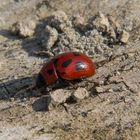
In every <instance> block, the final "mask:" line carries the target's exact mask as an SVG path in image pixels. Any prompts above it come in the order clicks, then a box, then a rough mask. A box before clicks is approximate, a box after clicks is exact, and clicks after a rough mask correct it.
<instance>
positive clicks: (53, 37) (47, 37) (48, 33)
mask: <svg viewBox="0 0 140 140" xmlns="http://www.w3.org/2000/svg"><path fill="white" fill-rule="evenodd" d="M41 37H42V40H41V42H42V46H44V47H45V48H46V49H51V48H52V47H53V46H54V44H55V42H56V41H57V39H58V32H57V30H56V29H55V28H52V27H50V26H48V25H47V26H46V28H45V31H44V32H43V33H42V35H41Z"/></svg>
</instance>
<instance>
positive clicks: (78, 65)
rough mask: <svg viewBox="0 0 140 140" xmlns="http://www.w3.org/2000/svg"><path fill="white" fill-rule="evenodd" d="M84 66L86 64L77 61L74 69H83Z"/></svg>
mask: <svg viewBox="0 0 140 140" xmlns="http://www.w3.org/2000/svg"><path fill="white" fill-rule="evenodd" d="M85 68H86V65H85V63H83V62H77V63H76V65H75V69H76V70H83V69H85Z"/></svg>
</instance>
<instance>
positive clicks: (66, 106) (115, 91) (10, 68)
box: [0, 0, 140, 140]
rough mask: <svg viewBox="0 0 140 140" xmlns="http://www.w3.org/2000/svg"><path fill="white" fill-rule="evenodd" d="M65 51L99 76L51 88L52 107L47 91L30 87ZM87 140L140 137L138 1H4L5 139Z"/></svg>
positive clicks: (1, 95)
mask: <svg viewBox="0 0 140 140" xmlns="http://www.w3.org/2000/svg"><path fill="white" fill-rule="evenodd" d="M66 51H80V52H83V53H85V54H87V55H88V56H89V57H91V58H92V59H93V61H94V62H95V64H96V67H97V72H96V75H94V76H93V77H91V78H89V79H86V80H83V81H81V82H80V83H77V86H78V88H74V87H71V86H64V87H59V86H57V87H56V88H55V87H53V88H52V90H51V91H50V92H49V93H50V94H51V95H53V96H52V97H54V98H57V97H56V94H57V93H59V92H60V94H59V95H57V96H58V100H59V101H58V100H57V99H56V101H54V102H53V103H51V104H50V105H49V107H48V98H49V97H48V96H47V93H46V94H43V95H41V94H40V92H39V91H38V90H27V88H28V87H29V86H31V85H33V83H34V81H35V77H36V74H37V73H38V72H39V70H40V68H41V67H42V65H43V63H44V62H46V61H48V60H49V59H50V58H52V57H53V56H54V55H57V54H60V53H62V52H66ZM39 52H40V53H39ZM50 88H51V87H50ZM83 91H84V92H85V93H86V95H87V96H85V95H80V93H81V92H83ZM61 93H62V95H61ZM65 94H67V95H71V94H73V95H74V96H76V94H79V96H80V97H77V99H75V98H72V96H70V97H66V98H68V99H63V100H62V101H61V102H60V100H61V99H62V98H63V97H64V96H65ZM63 95H64V96H63ZM81 98H84V99H81ZM74 99H75V100H74ZM48 108H49V110H48ZM85 139H86V140H139V139H140V1H139V0H123V1H122V0H117V1H116V0H87V1H85V0H71V1H69V0H57V1H55V0H51V1H49V0H30V1H28V0H6V1H5V0H0V140H85Z"/></svg>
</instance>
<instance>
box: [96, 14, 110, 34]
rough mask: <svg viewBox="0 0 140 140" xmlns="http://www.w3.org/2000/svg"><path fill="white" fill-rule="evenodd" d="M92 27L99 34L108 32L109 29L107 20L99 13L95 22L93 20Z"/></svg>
mask: <svg viewBox="0 0 140 140" xmlns="http://www.w3.org/2000/svg"><path fill="white" fill-rule="evenodd" d="M93 25H94V26H95V27H96V29H97V30H99V31H101V32H108V31H109V27H110V24H109V21H108V18H107V17H106V16H105V15H104V14H103V13H101V12H99V14H98V15H97V17H96V18H95V20H93Z"/></svg>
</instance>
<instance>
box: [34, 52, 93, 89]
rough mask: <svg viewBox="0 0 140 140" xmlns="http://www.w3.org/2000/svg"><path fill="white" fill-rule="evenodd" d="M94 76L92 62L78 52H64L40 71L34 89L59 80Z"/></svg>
mask: <svg viewBox="0 0 140 140" xmlns="http://www.w3.org/2000/svg"><path fill="white" fill-rule="evenodd" d="M94 74H95V65H94V63H93V62H92V60H91V59H90V58H89V57H88V56H86V55H85V54H83V53H80V52H66V53H63V54H60V55H58V56H56V57H54V58H53V59H51V60H50V61H49V62H47V63H45V64H44V65H43V67H42V69H41V70H40V72H39V74H38V77H37V80H36V87H37V88H42V87H46V86H49V85H52V84H54V83H56V82H57V81H59V79H61V80H67V81H71V80H78V79H82V78H86V77H90V76H92V75H94Z"/></svg>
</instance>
